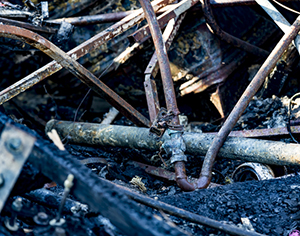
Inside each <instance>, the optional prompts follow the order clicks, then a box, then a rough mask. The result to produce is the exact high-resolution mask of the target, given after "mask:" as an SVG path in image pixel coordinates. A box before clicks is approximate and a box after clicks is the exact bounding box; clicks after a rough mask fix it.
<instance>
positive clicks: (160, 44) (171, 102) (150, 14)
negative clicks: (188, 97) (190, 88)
mask: <svg viewBox="0 0 300 236" xmlns="http://www.w3.org/2000/svg"><path fill="white" fill-rule="evenodd" d="M139 2H140V4H141V6H142V8H143V10H144V14H145V18H146V20H147V22H148V24H149V27H150V31H151V35H152V39H153V43H154V47H155V51H156V54H157V59H158V63H159V68H160V73H161V77H162V82H163V88H164V95H165V100H166V105H167V109H168V111H172V112H173V114H174V115H175V116H174V117H175V118H174V120H173V123H174V125H177V124H179V118H178V115H179V113H180V112H179V110H178V107H177V101H176V96H175V89H174V85H173V80H172V75H171V69H170V64H169V58H168V55H167V49H166V46H165V43H164V40H163V37H162V33H161V30H160V27H159V24H158V22H157V19H156V16H155V12H154V10H153V8H152V6H151V3H150V1H149V0H139Z"/></svg>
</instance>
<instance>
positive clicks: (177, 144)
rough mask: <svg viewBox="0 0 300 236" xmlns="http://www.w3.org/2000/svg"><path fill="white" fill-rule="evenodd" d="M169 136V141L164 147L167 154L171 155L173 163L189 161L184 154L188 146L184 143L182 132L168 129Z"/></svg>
mask: <svg viewBox="0 0 300 236" xmlns="http://www.w3.org/2000/svg"><path fill="white" fill-rule="evenodd" d="M168 134H169V136H170V139H169V140H166V141H165V142H164V143H163V145H162V147H163V148H164V150H165V151H166V153H167V154H170V155H171V163H174V162H178V161H187V157H186V155H185V154H184V152H185V150H186V145H185V143H184V141H183V138H182V134H183V132H181V131H176V130H170V129H168Z"/></svg>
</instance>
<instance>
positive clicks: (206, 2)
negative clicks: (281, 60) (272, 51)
mask: <svg viewBox="0 0 300 236" xmlns="http://www.w3.org/2000/svg"><path fill="white" fill-rule="evenodd" d="M200 1H201V0H200ZM201 2H202V1H201ZM202 9H203V13H204V16H205V19H206V22H207V24H208V25H209V26H210V28H211V30H212V31H213V33H214V34H216V35H217V36H218V37H220V38H221V39H222V40H225V41H226V42H227V43H230V44H232V45H233V46H235V47H238V48H241V49H243V50H245V51H247V52H249V53H252V54H254V55H257V56H259V57H263V58H266V57H267V56H268V55H269V52H268V51H266V50H263V49H261V48H259V47H256V46H254V45H252V44H250V43H247V42H245V41H243V40H241V39H239V38H236V37H234V36H232V35H230V34H228V33H226V32H225V31H223V30H222V29H221V28H220V26H219V25H218V24H217V22H216V20H215V18H214V14H213V12H212V9H211V5H210V0H203V4H202Z"/></svg>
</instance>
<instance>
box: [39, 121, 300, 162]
mask: <svg viewBox="0 0 300 236" xmlns="http://www.w3.org/2000/svg"><path fill="white" fill-rule="evenodd" d="M45 129H46V132H49V131H51V130H52V129H55V130H56V131H57V132H58V134H59V136H60V137H61V138H67V139H68V141H69V142H70V143H74V144H81V145H92V146H96V147H100V146H103V147H105V146H112V147H126V148H134V149H145V150H149V151H157V150H159V148H160V146H161V145H162V143H164V142H165V141H166V140H169V139H170V136H169V135H168V134H167V133H165V134H164V136H163V137H162V138H161V140H159V141H157V140H156V139H154V138H153V137H151V136H149V129H147V128H139V127H133V126H118V125H101V124H96V123H84V122H72V121H58V120H50V121H49V122H48V123H47V125H46V128H45ZM182 137H183V140H184V142H185V144H186V152H187V153H190V154H192V155H195V156H204V155H205V154H206V152H207V150H208V149H209V147H210V146H211V143H212V142H213V139H214V137H215V135H213V134H205V133H188V132H185V133H184V134H183V136H182ZM218 157H220V158H229V159H235V160H237V159H240V160H245V161H250V162H260V163H265V164H271V165H298V166H300V145H299V144H294V143H284V142H279V141H270V140H260V139H253V138H239V137H228V138H227V140H226V142H225V143H224V145H223V146H222V148H221V149H220V152H219V153H218Z"/></svg>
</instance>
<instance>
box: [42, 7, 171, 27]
mask: <svg viewBox="0 0 300 236" xmlns="http://www.w3.org/2000/svg"><path fill="white" fill-rule="evenodd" d="M170 8H172V6H171V5H169V6H165V7H163V8H161V9H159V10H158V11H157V12H156V14H161V13H163V12H165V11H168V10H169V9H170ZM138 11H139V10H132V11H121V12H113V13H106V14H98V15H93V16H77V17H64V18H60V19H54V20H45V22H47V23H54V24H60V23H62V22H63V21H66V22H68V23H70V24H72V25H76V26H85V25H92V24H99V23H110V22H117V21H120V20H122V19H123V18H125V17H127V16H129V15H130V14H133V13H137V12H138Z"/></svg>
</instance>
